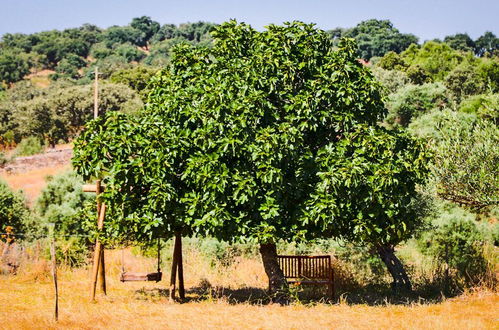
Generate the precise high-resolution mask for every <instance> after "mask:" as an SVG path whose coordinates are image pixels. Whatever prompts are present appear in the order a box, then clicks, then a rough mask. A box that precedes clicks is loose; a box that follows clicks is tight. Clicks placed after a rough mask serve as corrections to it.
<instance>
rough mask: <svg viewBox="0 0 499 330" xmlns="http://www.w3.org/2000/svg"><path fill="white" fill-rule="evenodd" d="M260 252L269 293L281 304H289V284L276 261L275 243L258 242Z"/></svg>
mask: <svg viewBox="0 0 499 330" xmlns="http://www.w3.org/2000/svg"><path fill="white" fill-rule="evenodd" d="M260 254H261V255H262V262H263V267H264V268H265V273H266V274H267V276H268V277H269V293H270V294H271V295H272V297H273V298H272V300H273V301H274V302H276V303H279V304H282V305H287V304H289V300H290V299H289V286H288V282H287V281H286V278H285V277H284V273H283V272H282V270H281V268H280V267H279V263H278V262H277V248H276V246H275V244H273V243H269V244H260Z"/></svg>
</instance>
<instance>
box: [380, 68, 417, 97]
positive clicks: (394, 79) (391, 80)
mask: <svg viewBox="0 0 499 330" xmlns="http://www.w3.org/2000/svg"><path fill="white" fill-rule="evenodd" d="M372 72H373V75H374V76H375V77H376V79H378V81H379V82H380V83H381V85H383V87H384V88H385V90H386V92H388V94H392V93H396V92H397V91H398V90H399V89H401V88H402V87H405V86H406V85H408V84H409V83H410V80H409V77H407V74H405V73H404V72H402V71H397V70H385V69H383V68H377V67H375V68H373V69H372Z"/></svg>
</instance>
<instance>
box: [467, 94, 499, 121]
mask: <svg viewBox="0 0 499 330" xmlns="http://www.w3.org/2000/svg"><path fill="white" fill-rule="evenodd" d="M459 111H460V112H465V113H472V114H476V115H477V116H478V117H480V118H484V119H489V120H492V121H494V122H495V123H496V124H497V123H498V122H499V94H497V93H496V94H481V95H473V96H470V97H468V98H467V99H465V100H463V102H461V104H460V105H459Z"/></svg>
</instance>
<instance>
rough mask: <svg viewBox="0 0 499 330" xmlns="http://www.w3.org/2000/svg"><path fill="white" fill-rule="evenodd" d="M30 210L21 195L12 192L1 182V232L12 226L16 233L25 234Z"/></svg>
mask: <svg viewBox="0 0 499 330" xmlns="http://www.w3.org/2000/svg"><path fill="white" fill-rule="evenodd" d="M28 218H29V210H28V208H27V206H26V202H25V200H24V197H23V195H22V194H21V193H18V192H14V191H12V190H11V189H10V188H9V187H8V186H7V184H6V183H4V182H2V181H0V231H1V232H5V228H6V227H7V226H10V227H12V228H13V231H14V233H19V232H21V233H22V232H24V230H25V228H26V226H25V225H26V221H27V220H28Z"/></svg>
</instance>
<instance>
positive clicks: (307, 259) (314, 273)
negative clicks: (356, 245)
mask: <svg viewBox="0 0 499 330" xmlns="http://www.w3.org/2000/svg"><path fill="white" fill-rule="evenodd" d="M277 262H278V263H279V266H280V267H281V270H282V272H283V273H284V277H285V278H286V279H287V281H288V283H290V284H298V285H299V284H311V285H327V286H328V295H329V297H330V298H331V299H334V271H333V267H332V266H331V256H277Z"/></svg>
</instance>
